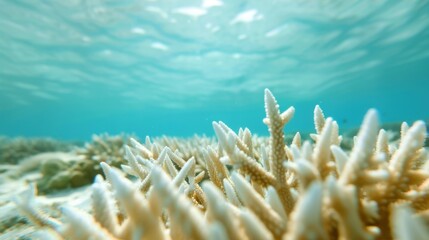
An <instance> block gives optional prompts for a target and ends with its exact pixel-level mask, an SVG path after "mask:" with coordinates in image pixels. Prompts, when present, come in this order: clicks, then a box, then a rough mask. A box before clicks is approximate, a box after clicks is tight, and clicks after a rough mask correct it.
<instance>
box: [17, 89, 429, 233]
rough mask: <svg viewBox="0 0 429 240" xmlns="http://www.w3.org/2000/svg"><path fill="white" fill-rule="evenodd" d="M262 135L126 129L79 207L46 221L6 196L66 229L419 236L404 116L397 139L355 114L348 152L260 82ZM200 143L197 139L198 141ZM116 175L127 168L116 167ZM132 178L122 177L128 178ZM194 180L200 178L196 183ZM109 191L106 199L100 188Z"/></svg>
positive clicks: (422, 200) (412, 135) (331, 125)
mask: <svg viewBox="0 0 429 240" xmlns="http://www.w3.org/2000/svg"><path fill="white" fill-rule="evenodd" d="M265 109H266V114H267V117H266V118H265V119H264V123H265V124H267V126H268V128H269V132H270V140H269V143H268V144H267V142H266V140H265V139H262V138H257V137H255V136H252V134H251V133H250V131H249V130H248V129H240V130H239V131H238V133H235V132H234V131H233V130H232V129H230V128H229V127H228V126H227V125H226V124H224V123H223V122H214V123H213V128H214V131H215V133H216V136H217V138H218V144H216V143H215V142H213V141H212V140H207V138H202V139H201V140H196V139H194V140H193V142H192V143H191V144H189V143H186V144H185V145H186V147H183V146H184V145H183V144H182V143H179V140H177V139H168V138H162V140H161V143H156V142H152V141H151V140H150V139H149V138H147V139H146V141H145V143H140V142H138V141H136V140H134V139H131V140H130V146H128V147H126V148H125V152H124V154H125V158H126V159H127V161H128V164H123V165H122V166H121V168H122V170H123V171H120V170H119V169H116V168H114V167H112V166H109V164H108V163H105V162H103V163H102V164H101V165H102V168H103V171H104V174H105V179H103V178H102V177H101V176H98V177H97V178H96V181H95V183H94V184H93V197H92V201H93V208H92V211H91V214H92V215H90V214H88V213H85V212H81V211H78V210H73V209H71V208H69V207H64V208H63V218H60V219H54V218H51V217H48V216H46V215H45V214H43V213H41V212H40V211H39V210H37V205H36V204H35V202H34V201H32V200H31V198H26V199H28V200H27V201H24V200H23V199H22V198H18V199H17V200H15V202H16V204H17V206H18V208H19V209H20V210H21V211H22V213H23V214H24V215H26V216H27V217H28V219H29V220H30V221H32V222H33V223H34V224H36V225H37V226H45V227H48V228H50V229H53V231H54V233H52V234H54V235H55V236H57V237H58V238H66V239H83V238H89V237H91V239H391V238H395V239H422V237H421V236H427V234H428V233H429V227H428V225H427V224H428V220H429V217H428V216H429V214H428V212H429V204H428V203H427V202H428V199H429V197H428V196H429V178H428V177H429V163H428V161H427V160H428V155H427V153H426V150H425V149H424V147H423V146H424V141H425V138H426V127H425V124H424V123H423V122H421V121H417V122H416V123H414V124H413V125H412V126H411V127H409V128H407V127H405V126H406V125H404V127H403V130H402V132H401V139H400V144H399V146H394V145H391V144H390V143H389V142H388V141H387V137H386V133H385V131H384V130H379V128H378V126H379V123H378V116H377V112H376V111H375V110H370V111H368V113H367V114H366V116H365V118H364V121H363V123H362V126H361V128H360V131H359V133H358V135H357V137H356V138H355V143H354V147H353V149H352V150H351V152H347V151H344V150H343V149H342V148H341V147H340V143H341V140H342V137H341V136H339V130H338V124H337V123H336V122H335V121H334V120H333V119H332V118H326V119H325V116H324V114H323V112H322V110H321V108H320V107H319V106H316V108H315V111H314V121H315V128H316V133H315V134H312V138H313V139H314V141H315V142H314V144H313V143H310V142H308V141H305V142H302V138H301V135H300V134H296V135H295V137H294V138H293V141H292V143H291V144H286V143H285V140H284V133H283V131H284V130H283V128H284V126H285V124H286V123H287V122H288V121H289V120H290V119H291V118H292V116H293V113H294V108H289V109H288V110H286V111H285V112H283V113H280V111H279V106H278V104H277V101H276V99H275V98H274V96H273V95H272V94H271V92H270V91H269V90H266V91H265ZM203 142H205V144H202V143H203ZM125 174H128V175H129V176H128V177H126V176H125ZM130 179H131V180H133V181H130ZM204 179H206V180H205V181H203V180H204ZM112 196H113V197H112Z"/></svg>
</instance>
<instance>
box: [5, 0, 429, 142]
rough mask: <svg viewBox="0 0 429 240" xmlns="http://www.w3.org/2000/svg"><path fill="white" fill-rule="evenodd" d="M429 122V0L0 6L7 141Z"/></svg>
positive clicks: (74, 0) (49, 0)
mask: <svg viewBox="0 0 429 240" xmlns="http://www.w3.org/2000/svg"><path fill="white" fill-rule="evenodd" d="M265 88H269V89H271V91H272V92H273V93H274V95H275V96H276V98H277V100H278V101H279V104H280V106H281V108H282V109H283V110H284V109H286V108H287V107H289V106H291V105H293V106H295V108H296V114H295V117H294V119H293V120H292V122H291V123H290V125H288V126H287V128H286V131H297V130H300V131H309V130H311V129H313V125H312V113H313V108H314V105H315V104H320V105H321V107H322V109H324V111H325V115H327V116H332V117H334V119H336V120H337V121H338V123H339V125H340V128H341V129H347V128H352V127H355V126H357V125H358V124H359V123H360V121H361V120H362V117H363V115H364V114H365V112H366V111H367V109H368V108H372V107H375V108H377V109H378V110H379V112H380V116H381V120H382V121H383V122H396V121H403V120H405V121H408V122H412V121H414V120H417V119H423V120H426V121H427V120H428V119H429V111H428V93H429V1H427V0H422V1H412V0H410V1H396V0H384V1H383V0H379V1H354V0H348V1H336V0H323V1H322V0H318V1H300V0H293V1H292V0H283V1H276V0H271V1H258V0H252V1H244V0H243V1H239V0H235V1H220V0H204V1H167V0H159V1H156V0H151V1H137V0H126V1H96V0H94V1H93V0H87V1H80V0H64V1H54V0H44V1H24V0H16V1H12V0H4V1H0V135H8V136H26V137H34V136H48V137H55V138H60V139H89V138H90V136H91V134H93V133H101V132H109V133H111V134H115V133H119V132H128V133H131V132H132V133H135V134H137V135H138V136H145V135H151V136H158V135H162V134H165V135H175V136H191V135H193V134H207V135H212V132H213V131H212V127H211V122H212V121H214V120H216V121H217V120H222V121H224V122H225V123H227V124H228V125H230V126H231V127H232V128H234V129H237V128H238V127H249V128H250V130H251V131H252V132H255V133H258V134H261V135H266V134H267V133H268V132H267V130H266V127H265V126H264V125H263V124H262V118H263V117H264V115H265V113H264V108H263V91H264V89H265Z"/></svg>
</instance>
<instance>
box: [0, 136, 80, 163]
mask: <svg viewBox="0 0 429 240" xmlns="http://www.w3.org/2000/svg"><path fill="white" fill-rule="evenodd" d="M72 147H73V144H72V143H67V142H60V141H57V140H54V139H51V138H32V139H28V138H20V137H18V138H13V139H8V138H6V137H0V164H17V163H19V161H20V160H22V159H24V158H26V157H29V156H33V155H36V154H38V153H44V152H57V151H69V150H71V148H72Z"/></svg>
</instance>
